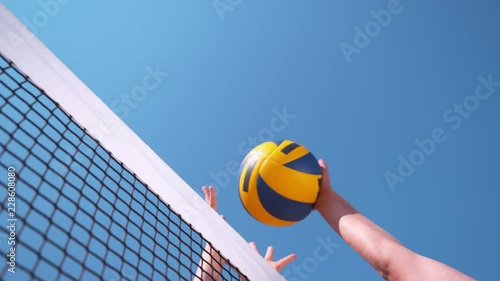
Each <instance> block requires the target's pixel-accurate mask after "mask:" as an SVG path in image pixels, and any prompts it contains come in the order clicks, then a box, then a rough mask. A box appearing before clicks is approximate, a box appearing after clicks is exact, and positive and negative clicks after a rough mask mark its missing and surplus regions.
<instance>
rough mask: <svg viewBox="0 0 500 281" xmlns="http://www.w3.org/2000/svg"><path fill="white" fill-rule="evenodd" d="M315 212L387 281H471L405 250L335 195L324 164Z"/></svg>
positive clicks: (443, 266) (454, 271)
mask: <svg viewBox="0 0 500 281" xmlns="http://www.w3.org/2000/svg"><path fill="white" fill-rule="evenodd" d="M320 166H321V167H322V170H323V180H322V184H321V189H320V194H319V196H318V200H317V202H316V206H315V208H316V209H317V210H318V211H319V212H320V214H321V215H322V216H323V218H324V219H325V220H326V221H327V222H328V224H329V225H330V226H331V227H332V228H333V229H334V230H335V231H336V232H337V233H338V234H339V235H340V236H341V237H342V238H343V239H344V240H345V241H346V242H347V244H349V245H350V246H351V247H352V248H353V249H354V250H355V251H356V252H357V253H358V254H359V255H361V257H363V258H364V259H365V260H366V261H367V262H368V263H369V264H370V265H371V266H372V267H373V268H374V269H375V270H376V271H377V272H378V273H379V274H380V275H381V276H382V277H383V278H385V279H387V280H391V281H394V280H405V281H406V280H419V281H420V280H452V281H454V280H456V281H466V280H474V279H472V278H470V277H468V276H466V275H464V274H463V273H461V272H459V271H457V270H455V269H453V268H451V267H449V266H447V265H444V264H442V263H440V262H437V261H435V260H432V259H429V258H426V257H423V256H420V255H418V254H416V253H414V252H412V251H411V250H409V249H407V248H406V247H404V246H403V245H402V244H401V243H400V242H399V241H398V240H397V239H396V238H394V237H393V236H391V235H390V234H389V233H388V232H387V231H385V230H384V229H382V228H381V227H379V226H378V225H376V224H375V223H373V222H372V221H370V220H369V219H368V218H366V217H365V216H363V215H362V214H360V213H359V212H358V211H357V210H356V209H355V208H354V207H352V206H351V205H350V204H349V203H348V202H347V201H346V200H345V199H344V198H342V197H341V196H340V195H339V194H337V193H336V192H335V191H334V190H333V189H332V188H331V185H330V179H329V174H328V169H327V166H326V163H325V162H324V161H322V160H320Z"/></svg>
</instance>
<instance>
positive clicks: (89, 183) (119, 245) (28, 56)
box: [0, 4, 284, 281]
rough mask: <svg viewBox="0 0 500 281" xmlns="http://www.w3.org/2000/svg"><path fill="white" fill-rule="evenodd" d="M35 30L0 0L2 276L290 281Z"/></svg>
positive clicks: (0, 219)
mask: <svg viewBox="0 0 500 281" xmlns="http://www.w3.org/2000/svg"><path fill="white" fill-rule="evenodd" d="M26 33H27V29H26V28H25V27H24V26H23V25H22V24H21V23H20V22H19V21H18V20H17V19H16V18H15V17H14V16H13V15H12V14H10V12H8V11H7V9H6V8H4V7H3V6H1V4H0V111H1V113H0V179H2V180H1V182H0V184H1V189H0V221H1V223H2V224H3V225H6V226H7V227H1V228H0V253H1V258H0V261H2V262H0V279H1V280H198V279H199V274H198V275H197V274H196V273H197V272H198V273H199V272H200V263H201V262H206V263H207V264H209V267H210V270H216V271H217V272H218V274H220V275H221V278H222V280H246V279H249V280H259V281H260V280H284V279H283V278H282V277H281V276H280V275H279V274H278V273H277V272H275V271H273V270H272V268H270V267H269V266H268V265H267V264H266V262H265V261H264V260H263V259H262V258H260V257H259V256H258V255H257V254H256V253H254V252H253V251H252V250H251V249H250V247H248V245H247V244H246V242H245V241H244V240H243V239H242V238H241V237H240V236H239V235H238V234H237V233H236V232H235V231H234V230H233V229H232V228H230V227H229V226H228V225H227V224H226V223H225V222H224V221H223V220H222V219H221V218H220V217H219V216H218V215H217V214H216V213H215V212H213V211H211V210H210V208H209V207H207V206H206V204H204V203H203V202H202V201H203V200H202V199H201V198H200V197H199V196H198V195H197V194H196V193H195V192H194V191H192V189H191V188H190V187H189V186H188V185H187V184H186V183H185V182H184V181H183V180H182V179H181V178H180V177H179V176H178V175H177V174H175V172H174V171H172V170H171V169H170V168H169V167H168V166H167V165H166V164H165V163H164V162H163V161H162V160H161V159H160V158H159V157H158V156H157V155H156V154H155V153H154V152H153V151H152V150H151V149H150V148H149V147H148V146H147V145H146V144H144V143H143V142H142V141H141V140H140V139H139V138H138V137H137V136H136V135H135V134H134V133H133V132H132V131H131V130H130V129H129V128H128V127H127V126H126V125H125V124H124V123H123V122H122V121H121V120H120V119H119V118H118V117H117V116H116V115H115V114H114V113H113V112H112V111H111V110H110V109H109V108H108V107H107V106H106V105H104V103H102V102H101V101H100V100H99V99H98V98H97V97H96V96H95V95H94V94H93V93H92V92H91V91H90V90H89V89H88V88H87V87H86V86H85V85H84V84H83V83H82V82H81V81H80V80H79V79H78V78H77V77H76V76H74V74H72V73H71V72H70V71H69V70H68V69H67V68H66V67H65V66H64V65H63V64H62V63H61V62H60V61H59V60H58V59H57V58H56V57H55V56H54V55H53V54H52V53H51V52H50V51H49V50H48V49H47V48H46V47H45V46H44V45H43V44H42V43H41V42H40V41H38V39H36V38H35V37H34V36H33V35H32V34H31V36H30V37H29V39H26V42H22V43H19V42H20V41H18V40H13V37H15V36H18V37H22V38H28V37H26ZM96 69H98V67H96ZM103 120H105V122H106V124H111V125H112V128H113V129H112V130H111V129H110V130H103V129H102V123H103V122H104V121H103ZM200 202H201V203H200ZM210 248H212V249H218V250H215V251H211V250H209V251H207V249H210ZM219 250H220V252H219ZM220 256H223V257H225V259H226V260H227V261H228V264H227V265H226V266H224V267H222V268H221V267H220V263H221V262H222V261H221V260H220V258H219V257H220Z"/></svg>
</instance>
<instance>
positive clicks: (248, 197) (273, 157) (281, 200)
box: [238, 140, 321, 226]
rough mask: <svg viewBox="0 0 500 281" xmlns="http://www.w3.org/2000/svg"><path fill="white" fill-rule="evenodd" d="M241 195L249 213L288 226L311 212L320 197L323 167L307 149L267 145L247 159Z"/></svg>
mask: <svg viewBox="0 0 500 281" xmlns="http://www.w3.org/2000/svg"><path fill="white" fill-rule="evenodd" d="M238 179H239V194H240V199H241V202H242V203H243V206H244V207H245V209H246V211H247V212H248V213H249V214H250V215H251V216H252V217H254V218H255V219H256V220H258V221H260V222H262V223H265V224H267V225H271V226H287V225H291V224H294V223H297V222H299V221H301V220H303V219H304V218H305V217H307V216H308V215H309V213H311V211H312V210H313V208H314V203H315V202H316V198H317V197H318V192H319V185H320V181H321V168H320V166H319V164H318V161H317V160H316V158H315V157H314V155H313V154H312V153H311V152H310V151H309V150H308V149H307V148H305V147H304V146H302V145H300V144H298V143H296V142H293V141H290V140H284V141H272V142H265V143H262V144H260V145H258V146H256V147H255V148H254V149H252V150H251V151H250V152H249V153H248V154H247V156H246V157H245V158H244V159H243V162H242V163H241V167H240V174H239V178H238Z"/></svg>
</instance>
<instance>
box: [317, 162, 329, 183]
mask: <svg viewBox="0 0 500 281" xmlns="http://www.w3.org/2000/svg"><path fill="white" fill-rule="evenodd" d="M318 164H319V166H320V167H321V177H322V179H321V185H324V184H329V183H330V173H329V172H328V165H327V164H326V162H325V160H323V159H319V161H318Z"/></svg>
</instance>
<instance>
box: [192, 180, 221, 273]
mask: <svg viewBox="0 0 500 281" xmlns="http://www.w3.org/2000/svg"><path fill="white" fill-rule="evenodd" d="M202 191H203V195H205V201H206V202H207V204H208V205H210V207H211V208H212V209H214V211H217V196H216V193H215V188H214V187H213V186H210V187H206V186H203V187H202ZM225 264H226V260H225V259H224V258H223V257H222V256H221V255H220V254H219V252H218V251H217V250H216V249H214V248H213V247H212V246H211V245H210V244H209V243H207V244H206V246H205V249H204V250H203V253H202V255H201V260H200V263H199V264H198V269H197V270H196V278H195V280H202V281H213V280H216V281H218V280H220V277H221V276H220V275H221V272H222V268H223V267H224V265H225Z"/></svg>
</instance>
